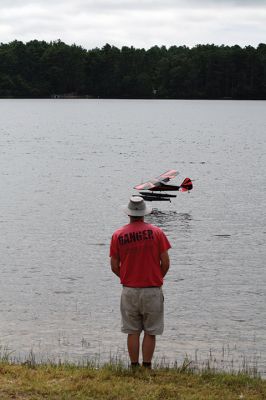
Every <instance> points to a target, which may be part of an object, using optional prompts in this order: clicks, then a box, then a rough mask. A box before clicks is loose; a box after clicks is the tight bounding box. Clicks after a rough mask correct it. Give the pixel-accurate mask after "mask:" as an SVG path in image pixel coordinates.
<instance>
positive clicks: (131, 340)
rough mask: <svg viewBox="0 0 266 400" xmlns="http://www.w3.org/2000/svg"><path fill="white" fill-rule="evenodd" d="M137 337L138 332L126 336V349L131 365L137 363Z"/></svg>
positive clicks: (138, 335)
mask: <svg viewBox="0 0 266 400" xmlns="http://www.w3.org/2000/svg"><path fill="white" fill-rule="evenodd" d="M139 337H140V333H139V332H136V333H131V334H129V335H128V336H127V348H128V354H129V358H130V361H131V363H138V362H139Z"/></svg>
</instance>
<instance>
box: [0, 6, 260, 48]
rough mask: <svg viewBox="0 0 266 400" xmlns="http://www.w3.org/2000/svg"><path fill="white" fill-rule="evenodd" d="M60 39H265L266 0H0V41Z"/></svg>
mask: <svg viewBox="0 0 266 400" xmlns="http://www.w3.org/2000/svg"><path fill="white" fill-rule="evenodd" d="M14 39H17V40H22V41H24V42H26V41H29V40H32V39H38V40H46V41H50V40H57V39H61V40H63V41H64V42H66V43H68V44H72V43H76V44H78V45H81V46H83V47H85V48H87V49H91V48H95V47H102V46H103V45H104V44H105V43H109V44H111V45H114V46H117V47H121V46H124V45H126V46H131V45H132V46H135V47H139V48H140V47H144V48H149V47H151V46H153V45H159V46H161V45H166V46H167V47H169V46H171V45H187V46H190V47H191V46H194V45H196V44H199V43H200V44H206V43H215V44H218V45H220V44H229V45H233V44H239V45H240V46H245V45H249V44H250V45H253V46H257V45H258V44H259V43H266V0H0V42H2V43H8V42H10V41H12V40H14Z"/></svg>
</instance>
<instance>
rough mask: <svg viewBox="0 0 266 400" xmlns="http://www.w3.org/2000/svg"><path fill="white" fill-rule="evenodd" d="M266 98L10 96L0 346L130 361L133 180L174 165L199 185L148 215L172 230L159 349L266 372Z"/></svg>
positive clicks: (4, 112) (0, 215)
mask: <svg viewBox="0 0 266 400" xmlns="http://www.w3.org/2000/svg"><path fill="white" fill-rule="evenodd" d="M265 128H266V103H265V102H256V101H253V102H248V101H242V102H231V101H215V102H213V101H119V100H73V101H72V100H0V176H1V192H0V229H1V237H0V254H1V257H0V271H1V280H0V346H2V347H1V348H2V352H3V351H4V349H8V351H10V352H13V353H12V355H13V356H14V357H22V358H23V357H25V356H26V355H27V354H28V353H29V352H30V351H31V350H33V352H34V353H36V354H37V355H38V357H41V358H43V359H47V358H52V359H54V360H58V359H59V358H60V359H63V360H64V359H68V360H73V361H81V360H83V359H86V358H93V357H96V358H100V360H101V361H105V360H109V357H110V354H111V355H112V356H118V357H122V358H124V359H126V351H125V350H126V348H125V339H126V338H125V336H124V335H123V334H122V333H120V315H119V297H120V290H121V288H120V284H119V282H118V280H117V278H116V277H115V276H114V275H112V273H111V272H110V268H109V258H108V252H109V241H110V237H111V234H112V232H113V231H114V230H115V229H116V228H117V227H119V226H121V225H123V224H125V223H127V217H126V216H124V214H123V213H122V212H121V208H120V207H121V205H123V204H126V203H127V201H128V198H129V196H130V195H131V194H132V193H134V190H133V186H134V185H136V184H138V183H140V182H141V181H142V180H146V179H148V178H150V177H152V176H157V175H159V174H160V173H162V172H164V171H166V170H167V169H172V168H174V169H177V170H178V171H180V175H179V176H178V177H177V178H175V180H174V183H177V184H179V183H181V180H183V179H184V178H185V177H186V176H188V177H190V178H192V179H193V180H194V190H193V191H192V192H191V193H190V194H187V193H183V194H182V193H178V196H177V198H176V199H175V200H174V201H173V202H172V203H171V204H170V203H167V204H165V203H163V204H160V203H157V204H155V206H156V207H158V209H159V210H158V211H157V212H156V213H155V214H154V215H151V216H149V217H148V218H147V219H148V220H149V221H150V222H152V223H155V224H157V225H159V226H160V227H161V228H163V230H164V231H165V233H166V234H167V235H168V237H169V239H170V241H171V244H172V249H171V251H170V256H171V261H172V264H171V269H170V271H169V274H168V275H167V277H166V280H165V285H164V292H165V307H166V310H165V312H166V316H165V325H166V326H165V332H164V335H163V336H162V337H160V338H158V345H157V350H156V354H155V356H156V359H157V360H161V359H162V358H163V357H164V358H165V360H166V361H167V362H173V361H175V360H177V361H178V362H179V361H181V360H183V358H184V356H185V355H186V354H188V355H189V356H190V357H192V358H197V359H198V360H199V361H202V362H203V361H204V360H206V358H209V357H210V352H211V354H212V355H213V356H214V357H216V358H217V359H219V363H220V366H223V365H225V364H226V365H228V364H227V363H228V362H229V363H230V365H231V366H232V365H234V366H235V367H236V368H237V366H238V365H240V366H241V365H242V364H243V363H244V362H246V361H248V362H249V364H251V365H253V364H254V363H255V364H256V365H257V366H258V367H259V370H260V371H261V372H262V373H264V374H265V373H266V331H265V321H266V312H265V304H266V289H265V288H266V271H265V259H266V246H265V239H266V212H265V210H266V196H265V193H266V140H265Z"/></svg>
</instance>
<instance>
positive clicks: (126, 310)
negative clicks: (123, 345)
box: [120, 286, 164, 335]
mask: <svg viewBox="0 0 266 400" xmlns="http://www.w3.org/2000/svg"><path fill="white" fill-rule="evenodd" d="M120 309H121V316H122V327H121V331H122V332H124V333H127V334H130V333H136V332H139V333H140V332H142V331H144V332H146V333H148V334H150V335H161V334H162V333H163V328H164V297H163V291H162V288H161V287H151V288H131V287H125V286H124V287H123V290H122V295H121V304H120Z"/></svg>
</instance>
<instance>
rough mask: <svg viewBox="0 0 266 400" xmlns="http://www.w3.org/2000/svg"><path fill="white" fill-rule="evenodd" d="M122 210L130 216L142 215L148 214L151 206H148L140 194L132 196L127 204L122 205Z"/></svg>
mask: <svg viewBox="0 0 266 400" xmlns="http://www.w3.org/2000/svg"><path fill="white" fill-rule="evenodd" d="M123 211H124V213H125V214H127V215H128V216H130V217H143V216H144V215H147V214H150V213H151V212H152V208H151V207H148V206H147V205H146V203H145V201H144V200H143V198H142V197H140V196H132V197H131V198H130V200H129V203H128V205H127V206H124V207H123Z"/></svg>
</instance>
